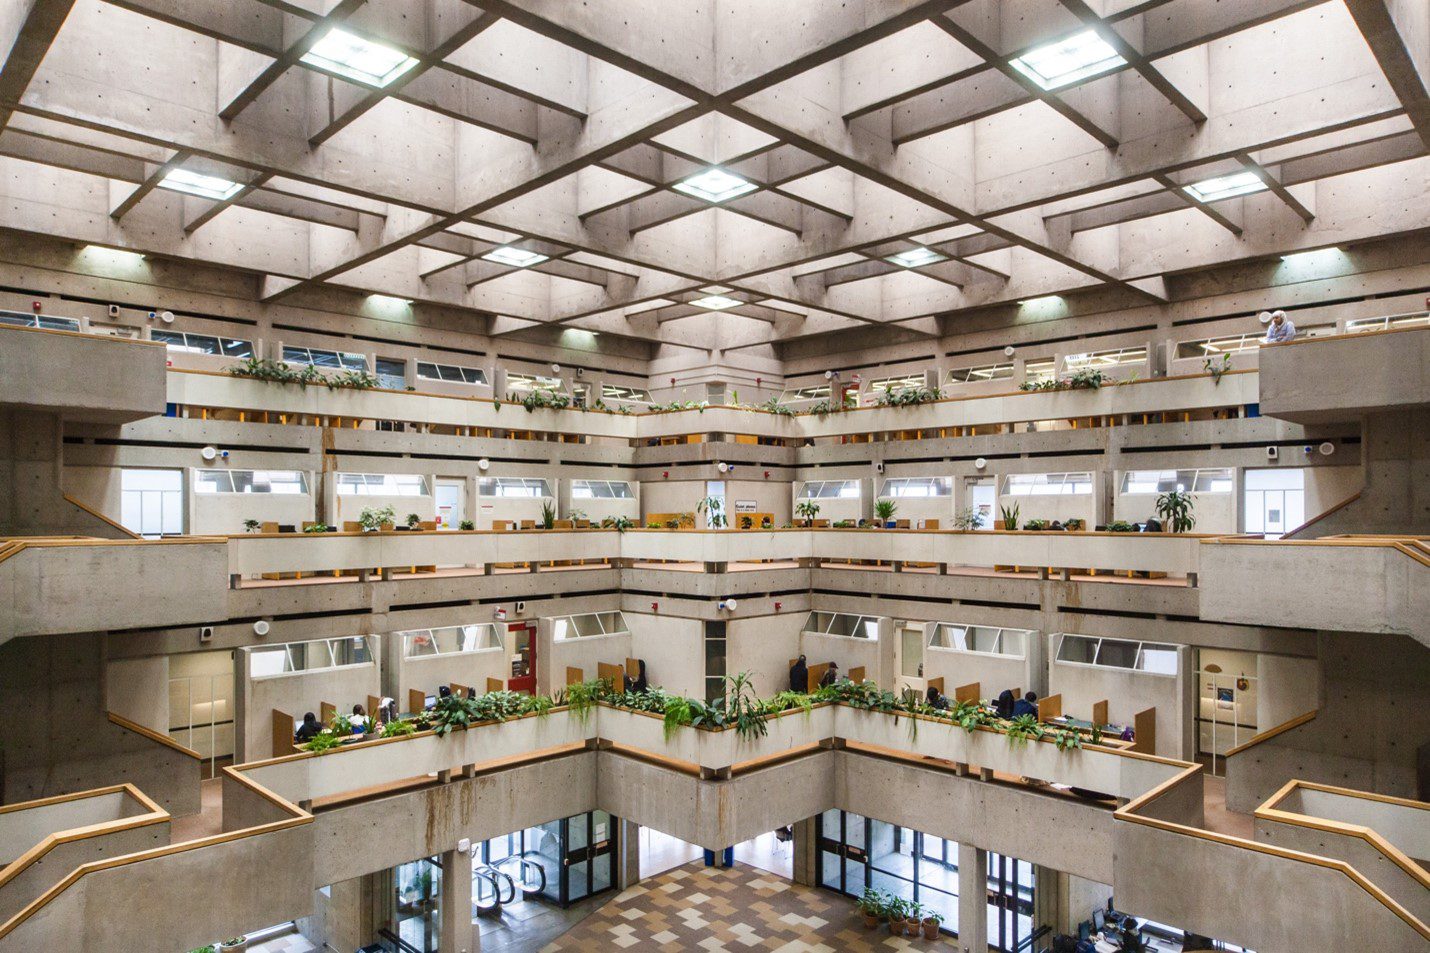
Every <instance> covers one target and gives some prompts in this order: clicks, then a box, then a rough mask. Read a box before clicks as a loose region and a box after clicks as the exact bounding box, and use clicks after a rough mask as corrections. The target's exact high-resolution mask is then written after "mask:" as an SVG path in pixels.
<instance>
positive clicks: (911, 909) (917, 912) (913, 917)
mask: <svg viewBox="0 0 1430 953" xmlns="http://www.w3.org/2000/svg"><path fill="white" fill-rule="evenodd" d="M923 918H924V906H923V904H921V903H919V902H918V901H917V900H911V901H909V906H908V908H907V909H906V910H905V911H904V933H906V934H908V935H909V936H918V935H919V924H920V923H922V922H923Z"/></svg>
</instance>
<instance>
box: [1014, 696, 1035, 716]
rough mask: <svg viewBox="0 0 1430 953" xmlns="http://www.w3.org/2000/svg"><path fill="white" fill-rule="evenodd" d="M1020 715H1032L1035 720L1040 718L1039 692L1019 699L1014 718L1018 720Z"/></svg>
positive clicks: (1015, 706)
mask: <svg viewBox="0 0 1430 953" xmlns="http://www.w3.org/2000/svg"><path fill="white" fill-rule="evenodd" d="M1019 715H1032V716H1033V717H1034V718H1037V717H1038V693H1037V692H1028V693H1027V694H1026V695H1024V696H1023V697H1022V698H1020V699H1018V701H1017V703H1016V704H1015V705H1014V706H1013V717H1014V718H1017V717H1018V716H1019Z"/></svg>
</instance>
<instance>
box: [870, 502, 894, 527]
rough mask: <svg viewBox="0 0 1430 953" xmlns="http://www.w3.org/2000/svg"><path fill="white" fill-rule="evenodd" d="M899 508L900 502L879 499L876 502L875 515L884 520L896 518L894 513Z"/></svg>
mask: <svg viewBox="0 0 1430 953" xmlns="http://www.w3.org/2000/svg"><path fill="white" fill-rule="evenodd" d="M898 510H899V504H897V503H895V502H894V501H893V500H878V501H876V502H875V503H874V515H875V516H877V517H879V519H880V520H881V521H882V522H885V523H887V522H889V520H891V519H893V518H894V514H895V513H897V512H898Z"/></svg>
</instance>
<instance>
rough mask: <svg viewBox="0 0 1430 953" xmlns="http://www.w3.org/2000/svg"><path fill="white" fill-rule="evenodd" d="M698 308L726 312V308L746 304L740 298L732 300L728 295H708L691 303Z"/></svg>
mask: <svg viewBox="0 0 1430 953" xmlns="http://www.w3.org/2000/svg"><path fill="white" fill-rule="evenodd" d="M690 303H691V304H693V305H695V307H697V308H708V309H709V310H711V311H724V310H725V309H726V308H733V307H735V305H737V304H744V303H745V302H743V301H741V300H740V299H739V298H730V297H727V296H726V295H706V296H705V297H703V298H696V299H695V300H694V301H692V302H690Z"/></svg>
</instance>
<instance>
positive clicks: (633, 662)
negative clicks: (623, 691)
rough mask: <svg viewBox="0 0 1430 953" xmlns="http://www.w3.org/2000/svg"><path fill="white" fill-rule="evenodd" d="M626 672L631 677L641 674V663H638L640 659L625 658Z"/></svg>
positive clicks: (637, 676)
mask: <svg viewBox="0 0 1430 953" xmlns="http://www.w3.org/2000/svg"><path fill="white" fill-rule="evenodd" d="M626 674H627V675H629V676H630V677H631V678H640V674H641V663H640V659H633V658H628V659H626Z"/></svg>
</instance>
